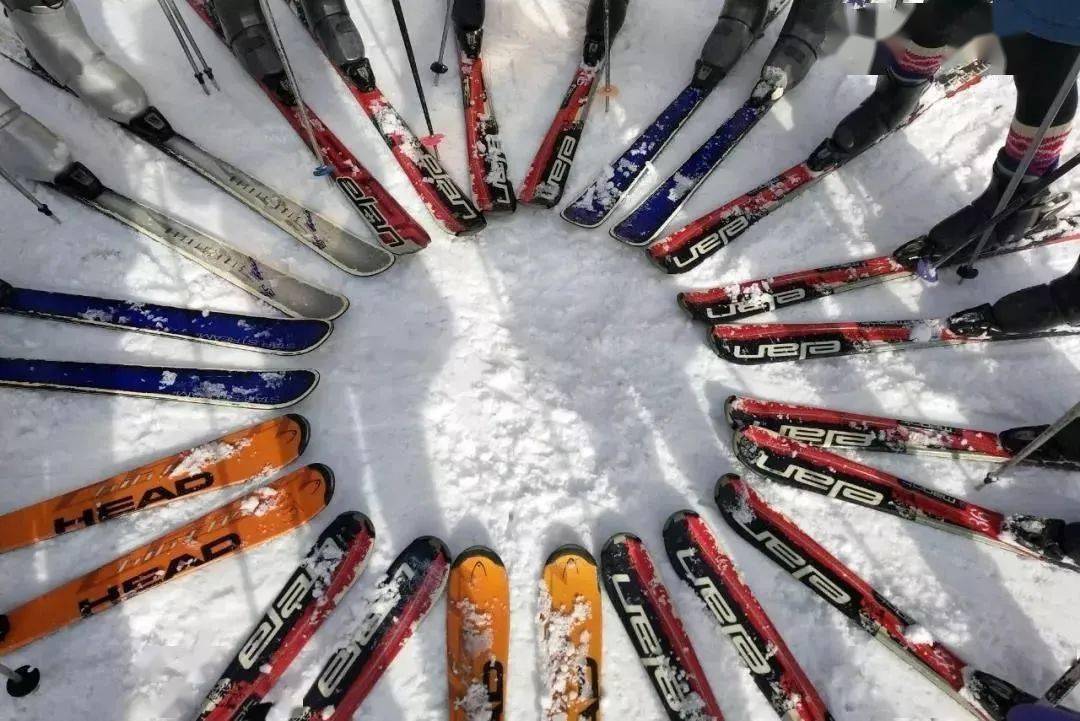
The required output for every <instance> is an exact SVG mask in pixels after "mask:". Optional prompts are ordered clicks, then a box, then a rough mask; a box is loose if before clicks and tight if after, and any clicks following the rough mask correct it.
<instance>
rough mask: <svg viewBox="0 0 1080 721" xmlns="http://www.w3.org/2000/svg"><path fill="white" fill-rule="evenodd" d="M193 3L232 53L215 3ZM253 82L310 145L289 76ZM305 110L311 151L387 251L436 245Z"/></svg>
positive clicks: (409, 250)
mask: <svg viewBox="0 0 1080 721" xmlns="http://www.w3.org/2000/svg"><path fill="white" fill-rule="evenodd" d="M188 4H189V5H191V7H192V9H194V10H195V12H196V13H198V14H199V17H201V18H202V19H203V20H204V21H205V22H206V24H207V25H209V26H210V28H211V29H212V30H213V31H214V32H215V33H216V34H217V36H218V37H219V38H220V39H221V41H222V42H224V43H225V44H226V46H228V47H229V48H230V50H232V43H231V41H232V40H234V39H235V38H229V37H226V32H225V30H224V28H223V26H222V24H221V22H220V19H219V16H218V14H217V12H216V10H215V8H214V0H188ZM256 8H257V4H256ZM260 14H261V13H260ZM260 19H261V20H262V21H263V23H265V22H266V20H265V18H260ZM245 30H247V28H245ZM268 51H269V52H273V51H274V48H273V47H272V46H271V48H269V49H268ZM241 64H243V63H241ZM253 78H254V80H255V81H256V82H257V83H258V84H259V87H260V88H262V90H263V92H264V93H266V96H267V97H268V98H270V101H271V102H272V103H273V104H274V107H276V108H277V109H278V110H279V111H280V112H281V114H282V115H284V116H285V119H286V120H288V121H289V124H290V125H291V126H292V127H293V130H295V131H296V133H297V134H298V135H299V136H300V137H301V139H303V141H304V143H305V144H307V145H308V146H309V147H310V146H311V140H310V139H309V138H308V131H307V129H306V128H305V125H304V120H303V115H302V114H301V107H300V101H298V100H297V98H296V95H295V94H294V92H293V90H292V89H291V88H290V87H289V84H288V81H287V79H286V78H285V74H284V73H279V74H277V75H270V76H266V77H254V76H253ZM305 110H306V115H307V118H308V119H309V120H310V122H311V130H312V132H313V134H314V136H315V142H316V144H317V146H318V147H312V148H311V150H312V152H313V153H315V154H316V155H317V156H318V157H320V158H322V159H323V161H325V162H326V163H327V165H329V166H330V170H331V177H332V178H333V179H334V183H336V184H337V186H338V187H339V188H340V189H341V191H342V192H343V193H344V194H345V197H346V199H348V201H349V202H350V203H351V204H352V206H353V207H354V208H355V209H356V211H357V213H359V214H360V217H362V218H363V219H364V220H365V221H366V222H367V224H368V225H370V226H371V228H372V230H374V231H375V234H376V236H377V237H378V239H379V242H380V243H381V244H382V245H383V247H385V248H386V249H387V250H389V251H390V252H391V253H395V254H398V255H402V254H407V253H415V252H416V251H418V250H421V249H423V248H424V247H426V246H427V245H428V243H429V242H431V238H430V237H429V236H428V234H427V231H425V230H424V228H423V227H422V226H421V225H420V224H419V223H417V222H416V221H415V220H414V219H413V218H412V217H411V216H410V215H409V214H408V212H406V210H405V209H404V208H403V207H401V205H400V204H399V203H398V202H397V200H396V199H395V198H394V196H392V195H391V194H390V193H389V192H388V191H387V190H386V188H384V187H383V186H382V185H381V184H380V183H379V181H378V180H376V179H375V176H374V175H372V174H371V173H370V172H369V171H368V169H367V168H365V167H364V166H363V164H361V163H360V161H359V160H358V159H357V158H356V156H355V155H353V154H352V151H350V150H349V149H348V148H347V147H346V146H345V144H344V143H343V142H341V140H340V139H338V137H337V136H336V135H335V134H334V133H333V131H331V130H330V129H329V128H327V127H326V125H324V124H323V122H322V121H321V120H320V119H319V117H318V116H317V115H316V114H315V113H314V111H312V110H311V109H310V108H306V106H305Z"/></svg>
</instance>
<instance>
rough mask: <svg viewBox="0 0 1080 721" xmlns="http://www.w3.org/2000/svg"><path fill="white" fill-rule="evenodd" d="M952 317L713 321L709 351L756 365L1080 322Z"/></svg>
mask: <svg viewBox="0 0 1080 721" xmlns="http://www.w3.org/2000/svg"><path fill="white" fill-rule="evenodd" d="M955 321H956V316H953V317H950V318H932V319H919V320H897V321H863V322H850V321H842V322H838V323H744V324H731V325H715V326H713V327H712V329H711V331H710V334H709V336H710V339H711V341H712V345H713V350H715V351H716V354H717V355H718V356H720V357H721V358H723V359H724V360H726V361H729V362H731V363H738V364H740V365H758V364H761V363H784V362H787V361H803V360H809V359H813V358H836V357H839V356H849V355H858V354H863V353H877V352H880V351H897V350H916V349H921V348H935V347H938V346H954V345H962V344H967V343H989V342H997V341H1010V340H1033V339H1036V338H1063V337H1069V336H1075V335H1080V326H1071V325H1062V326H1057V327H1054V328H1047V329H1044V330H1036V331H1024V332H1014V333H1006V332H1004V331H1000V330H996V329H994V328H988V329H984V330H980V331H976V332H970V333H967V332H965V333H961V332H958V331H957V330H955V328H956V322H955Z"/></svg>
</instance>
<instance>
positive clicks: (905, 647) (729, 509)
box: [716, 474, 1036, 721]
mask: <svg viewBox="0 0 1080 721" xmlns="http://www.w3.org/2000/svg"><path fill="white" fill-rule="evenodd" d="M716 505H717V506H719V507H720V512H721V514H722V515H723V516H724V520H725V521H727V523H728V525H730V526H731V528H732V529H733V530H734V531H735V532H736V533H737V534H739V536H740V537H742V539H743V540H744V541H746V542H747V543H749V544H750V545H751V546H753V547H754V548H756V549H757V550H758V551H760V552H761V553H762V554H764V555H765V556H766V557H768V558H769V560H771V561H772V562H773V563H775V564H776V565H777V566H779V567H780V568H782V569H783V570H785V571H787V572H788V573H790V574H791V576H792V577H793V578H795V579H796V580H798V581H799V582H800V583H802V584H803V585H804V586H806V587H807V588H809V589H810V590H811V591H813V592H814V593H815V594H817V595H818V596H820V597H821V598H822V599H824V600H825V602H827V603H828V604H829V605H831V606H832V607H833V608H835V609H836V610H837V611H839V612H840V613H842V614H843V615H845V616H847V617H848V618H849V619H850V620H851V621H852V622H854V623H855V624H857V625H858V626H859V628H862V629H864V630H865V631H866V632H867V633H869V634H870V635H871V636H873V637H874V638H875V639H877V640H878V641H880V642H881V643H882V644H884V645H885V646H886V647H887V648H888V649H889V650H891V651H893V652H894V653H896V655H897V656H899V657H900V658H902V659H903V660H905V661H907V662H908V663H909V664H910V665H911V666H912V667H913V668H914V669H915V670H917V671H918V672H919V673H921V674H922V675H923V676H925V677H926V678H927V679H929V680H930V681H931V682H932V683H934V685H936V686H937V687H938V688H940V689H941V690H942V691H944V692H945V693H947V694H948V695H949V696H951V697H952V698H953V700H955V701H956V702H957V703H958V704H960V705H961V706H962V707H964V709H965V710H967V711H968V712H969V713H971V715H972V716H974V717H975V718H977V719H980V720H981V721H1005V717H1006V716H1007V715H1008V712H1009V709H1011V708H1012V707H1013V706H1016V705H1019V704H1022V703H1034V702H1035V701H1036V699H1035V697H1034V696H1032V695H1031V694H1029V693H1027V692H1025V691H1022V690H1020V689H1018V688H1016V687H1015V686H1013V685H1012V684H1011V683H1009V682H1008V681H1004V680H1002V679H1000V678H997V677H996V676H992V675H991V674H988V673H986V672H985V671H980V670H978V669H976V668H974V667H973V666H971V665H969V664H968V663H967V662H966V661H964V660H963V659H962V658H960V657H959V656H957V655H956V654H955V653H954V652H953V651H952V650H951V649H949V648H948V647H947V646H945V645H944V644H942V643H940V642H938V641H936V640H935V639H934V638H933V637H932V636H931V635H930V633H929V632H928V631H927V630H926V629H925V628H923V627H922V626H920V625H919V624H917V623H916V622H915V621H914V620H912V619H911V618H909V617H908V616H906V615H905V614H904V613H903V611H901V610H900V609H898V608H897V607H896V606H894V605H893V604H892V603H890V602H889V600H888V599H886V598H885V597H884V596H882V595H881V594H880V593H879V592H878V591H877V590H876V589H874V588H873V587H872V586H871V585H870V584H869V583H867V582H866V581H864V580H863V579H862V578H860V577H859V576H857V575H856V574H855V573H854V572H853V571H852V570H851V569H849V568H848V567H847V566H845V565H844V564H843V563H841V562H840V561H839V560H838V559H837V558H836V557H834V556H833V555H832V554H830V553H829V552H828V551H826V550H825V549H824V548H822V547H821V546H820V545H818V544H817V542H816V541H814V539H812V538H810V536H808V535H807V534H806V533H804V532H803V531H802V530H801V529H800V528H799V527H798V526H796V525H795V524H794V523H792V522H791V520H789V519H788V518H787V517H785V516H784V515H782V514H781V513H779V512H777V511H775V510H774V509H773V508H771V507H770V506H769V505H768V504H767V503H765V501H764V500H762V498H761V496H759V495H758V494H757V493H755V492H754V490H753V489H752V488H750V486H749V485H747V484H746V483H745V482H744V481H743V480H742V479H740V478H739V477H738V476H735V475H731V474H729V475H726V476H724V477H723V478H721V479H720V480H719V481H718V482H717V484H716Z"/></svg>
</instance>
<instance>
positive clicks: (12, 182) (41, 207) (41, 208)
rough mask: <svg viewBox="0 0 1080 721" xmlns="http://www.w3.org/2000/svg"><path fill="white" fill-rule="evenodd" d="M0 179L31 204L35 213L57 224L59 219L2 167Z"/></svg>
mask: <svg viewBox="0 0 1080 721" xmlns="http://www.w3.org/2000/svg"><path fill="white" fill-rule="evenodd" d="M0 178H3V179H4V180H6V181H7V182H8V185H10V186H11V187H12V188H15V190H17V191H19V194H20V195H22V196H23V197H24V198H26V199H27V200H29V201H30V202H31V203H33V204H34V207H35V208H37V212H39V213H41V214H42V215H44V216H47V217H49V218H52V219H53V220H54V221H56V222H57V223H59V222H60V219H59V218H57V217H56V215H54V214H53V212H52V208H50V207H49V206H48V205H46V204H45V203H43V202H41V201H40V200H38V199H37V198H36V197H34V194H33V193H31V192H30V190H29V189H28V188H27V187H26V186H24V185H23V184H22V183H20V182H19V179H18V178H16V177H15V176H14V175H12V174H11V173H9V172H8V171H7V170H5V169H4V168H2V167H0Z"/></svg>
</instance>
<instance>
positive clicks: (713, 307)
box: [678, 196, 1080, 325]
mask: <svg viewBox="0 0 1080 721" xmlns="http://www.w3.org/2000/svg"><path fill="white" fill-rule="evenodd" d="M1056 199H1057V200H1064V199H1062V198H1061V196H1056ZM1066 199H1067V196H1066ZM923 241H924V239H923V238H916V239H915V240H913V241H911V242H909V243H905V244H904V245H903V246H901V247H900V248H898V249H897V250H896V252H894V253H893V254H892V255H883V256H880V257H877V258H867V259H864V260H856V261H852V262H850V263H841V264H840V265H830V266H826V267H824V268H814V269H813V270H803V271H798V272H795V273H785V274H783V275H776V276H772V277H769V278H759V279H757V280H750V281H743V282H741V283H730V284H727V285H722V286H717V287H715V288H709V289H706V290H694V291H689V292H685V293H679V295H678V303H679V305H680V306H681V307H682V308H683V310H685V311H686V312H687V313H689V314H690V317H691V318H694V319H695V320H702V321H705V322H706V323H710V324H713V325H715V324H718V323H728V322H731V321H734V320H742V319H744V318H750V317H752V316H755V315H759V314H761V313H769V312H772V311H776V310H779V309H781V308H787V307H789V306H793V305H798V304H799V303H806V302H808V301H811V300H817V299H819V298H824V297H826V296H830V295H835V294H836V293H843V292H845V291H849V290H858V289H859V288H865V287H867V286H871V285H878V284H879V283H885V282H888V281H890V280H898V279H901V278H913V277H914V276H915V270H916V263H917V261H918V258H919V256H920V255H921V253H919V252H918V251H919V250H920V249H921V248H922V246H924V245H925V244H924V242H923ZM1075 241H1080V215H1070V216H1066V217H1064V218H1057V217H1050V218H1046V219H1044V221H1043V222H1042V223H1040V224H1038V225H1037V226H1036V227H1035V228H1033V229H1032V230H1031V231H1029V232H1028V233H1027V235H1025V236H1024V237H1023V238H1022V239H1020V240H1018V241H1017V242H1016V243H1013V244H1011V245H1008V246H1005V247H999V248H995V249H993V250H991V251H988V252H986V253H983V254H982V255H981V256H980V257H982V258H992V257H997V256H1001V255H1008V254H1010V253H1017V252H1019V251H1022V250H1029V249H1032V248H1042V247H1045V246H1048V245H1056V244H1058V243H1069V242H1075Z"/></svg>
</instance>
